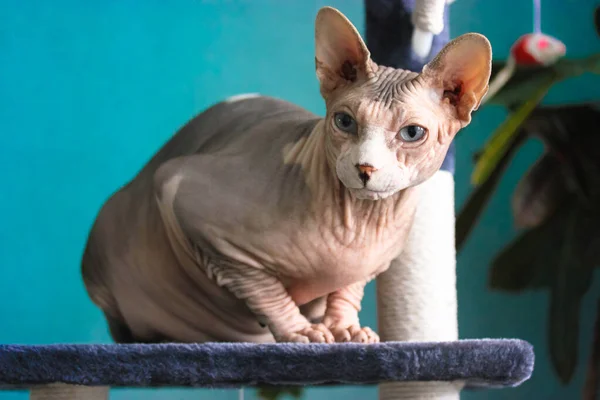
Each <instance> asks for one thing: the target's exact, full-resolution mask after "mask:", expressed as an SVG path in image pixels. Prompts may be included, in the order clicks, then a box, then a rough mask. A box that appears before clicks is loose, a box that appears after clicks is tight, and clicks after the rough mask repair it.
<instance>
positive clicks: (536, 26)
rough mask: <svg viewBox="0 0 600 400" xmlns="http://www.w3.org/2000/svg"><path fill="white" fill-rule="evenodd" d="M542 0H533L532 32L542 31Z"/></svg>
mask: <svg viewBox="0 0 600 400" xmlns="http://www.w3.org/2000/svg"><path fill="white" fill-rule="evenodd" d="M541 3H542V0H533V32H534V33H542V16H541V14H542V12H541V11H542V4H541Z"/></svg>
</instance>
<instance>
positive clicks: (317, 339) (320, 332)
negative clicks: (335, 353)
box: [277, 324, 335, 343]
mask: <svg viewBox="0 0 600 400" xmlns="http://www.w3.org/2000/svg"><path fill="white" fill-rule="evenodd" d="M277 341H278V342H288V343H334V342H335V339H334V337H333V334H332V333H331V331H330V330H329V329H327V327H325V325H323V324H311V325H309V326H307V327H305V328H303V329H301V330H299V331H298V332H290V333H286V334H283V335H281V336H280V337H278V338H277Z"/></svg>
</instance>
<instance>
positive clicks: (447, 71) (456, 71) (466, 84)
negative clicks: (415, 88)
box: [421, 33, 492, 127]
mask: <svg viewBox="0 0 600 400" xmlns="http://www.w3.org/2000/svg"><path fill="white" fill-rule="evenodd" d="M491 73H492V46H491V45H490V42H489V40H487V38H486V37H485V36H483V35H480V34H478V33H467V34H464V35H461V36H459V37H457V38H456V39H454V40H452V41H451V42H449V43H448V44H447V45H446V46H445V47H444V48H443V49H442V50H441V51H440V52H439V53H438V55H437V56H436V57H435V58H434V59H433V60H432V61H431V62H430V63H429V64H427V65H426V66H425V67H424V68H423V72H422V73H421V76H422V77H423V78H424V79H425V82H427V84H428V85H429V86H431V87H433V88H434V89H436V90H437V91H439V93H440V96H441V101H442V103H443V105H444V107H448V109H449V111H450V113H451V114H452V115H453V116H454V118H456V119H457V120H458V121H459V122H460V123H461V125H462V126H463V127H464V126H466V125H468V124H469V123H470V122H471V113H472V112H473V111H475V110H477V108H478V107H479V104H480V103H481V100H482V99H483V97H484V96H485V94H486V93H487V91H488V88H489V81H490V74H491Z"/></svg>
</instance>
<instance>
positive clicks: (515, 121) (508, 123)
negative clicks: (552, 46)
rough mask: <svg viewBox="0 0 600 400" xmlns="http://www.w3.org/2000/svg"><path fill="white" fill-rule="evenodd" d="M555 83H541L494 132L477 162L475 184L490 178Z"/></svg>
mask: <svg viewBox="0 0 600 400" xmlns="http://www.w3.org/2000/svg"><path fill="white" fill-rule="evenodd" d="M553 83H554V79H550V80H548V81H546V82H544V84H543V85H540V87H539V88H538V90H537V91H536V92H535V93H534V94H533V95H532V96H531V97H530V98H529V99H528V100H527V101H525V103H523V105H522V106H521V107H519V109H518V110H517V111H516V112H515V113H514V114H511V115H509V116H508V118H507V119H506V120H504V122H503V123H502V124H500V126H499V127H498V128H497V129H496V131H495V132H494V133H493V134H492V136H491V138H490V139H489V140H488V143H487V144H486V146H485V147H484V149H483V152H482V154H481V156H480V157H479V159H478V160H477V163H476V164H475V169H474V171H473V174H472V176H471V181H472V183H473V184H475V185H481V184H482V183H483V182H485V181H486V180H487V179H488V178H489V176H490V175H491V173H492V171H493V170H494V169H495V168H496V166H497V165H498V163H499V161H500V160H501V159H502V157H503V156H504V154H505V153H506V152H507V151H508V149H509V147H510V145H511V143H512V142H513V141H514V140H516V137H517V133H518V131H519V127H520V126H521V125H522V124H523V122H524V121H525V120H526V119H527V117H528V116H529V114H531V112H532V111H533V110H534V109H535V107H536V106H537V105H538V104H539V102H540V101H541V100H542V99H543V98H544V96H545V95H546V93H547V92H548V90H549V89H550V87H551V86H552V85H553Z"/></svg>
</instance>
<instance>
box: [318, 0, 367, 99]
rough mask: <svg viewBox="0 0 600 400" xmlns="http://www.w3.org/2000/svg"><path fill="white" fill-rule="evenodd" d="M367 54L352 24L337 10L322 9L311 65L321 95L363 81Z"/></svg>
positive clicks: (319, 14) (319, 13) (365, 72)
mask: <svg viewBox="0 0 600 400" xmlns="http://www.w3.org/2000/svg"><path fill="white" fill-rule="evenodd" d="M370 57H371V54H370V53H369V50H368V49H367V46H366V45H365V43H364V42H363V40H362V38H361V37H360V34H359V33H358V31H357V30H356V28H355V27H354V25H352V23H351V22H350V21H349V20H348V18H346V17H345V16H344V14H342V13H341V12H339V11H338V10H336V9H335V8H332V7H323V8H321V9H320V10H319V12H318V13H317V18H316V21H315V63H316V70H317V77H318V78H319V82H320V83H321V92H322V93H323V94H326V93H328V92H331V91H332V90H334V89H335V88H336V87H338V86H340V85H343V84H345V83H348V82H354V81H356V80H357V79H361V78H364V77H365V76H366V75H367V73H368V71H369V69H370V68H371V58H370Z"/></svg>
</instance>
